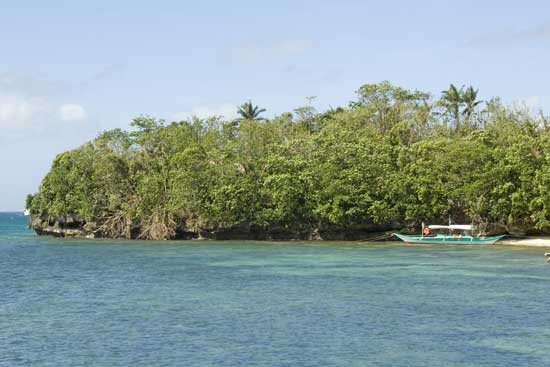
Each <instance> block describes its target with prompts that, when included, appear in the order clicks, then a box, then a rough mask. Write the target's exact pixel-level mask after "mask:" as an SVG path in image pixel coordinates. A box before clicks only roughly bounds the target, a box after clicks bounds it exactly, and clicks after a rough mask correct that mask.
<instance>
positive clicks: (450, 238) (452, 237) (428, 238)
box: [394, 224, 506, 245]
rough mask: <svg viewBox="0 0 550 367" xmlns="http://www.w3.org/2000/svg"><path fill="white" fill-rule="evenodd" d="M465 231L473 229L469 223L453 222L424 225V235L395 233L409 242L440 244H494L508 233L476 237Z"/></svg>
mask: <svg viewBox="0 0 550 367" xmlns="http://www.w3.org/2000/svg"><path fill="white" fill-rule="evenodd" d="M437 230H447V231H448V234H442V233H433V232H432V231H437ZM464 231H469V232H471V231H472V226H471V225H469V224H451V225H448V226H441V225H431V226H428V227H424V226H422V235H420V236H406V235H403V234H399V233H394V235H395V236H396V237H397V238H399V239H400V240H402V241H403V242H405V243H407V244H419V243H423V244H440V245H492V244H494V243H495V242H497V241H498V240H500V239H501V238H503V237H505V236H506V235H500V236H493V237H474V236H471V235H469V234H464V233H463V232H464Z"/></svg>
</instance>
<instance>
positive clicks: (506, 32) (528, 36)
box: [468, 22, 550, 46]
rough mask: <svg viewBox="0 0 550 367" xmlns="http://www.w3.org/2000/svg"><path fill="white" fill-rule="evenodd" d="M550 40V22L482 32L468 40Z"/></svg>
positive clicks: (478, 42) (480, 42)
mask: <svg viewBox="0 0 550 367" xmlns="http://www.w3.org/2000/svg"><path fill="white" fill-rule="evenodd" d="M547 40H550V22H546V23H543V24H539V25H537V26H535V27H530V28H524V29H511V28H509V29H502V30H498V31H494V32H491V33H486V34H481V35H479V36H477V37H475V38H473V39H471V40H469V41H468V44H471V45H480V46H483V45H494V44H506V43H521V42H534V41H547Z"/></svg>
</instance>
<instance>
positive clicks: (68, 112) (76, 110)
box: [59, 104, 88, 122]
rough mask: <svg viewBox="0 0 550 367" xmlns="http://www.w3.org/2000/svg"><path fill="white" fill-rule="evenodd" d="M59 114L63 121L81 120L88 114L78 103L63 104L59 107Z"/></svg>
mask: <svg viewBox="0 0 550 367" xmlns="http://www.w3.org/2000/svg"><path fill="white" fill-rule="evenodd" d="M59 115H60V116H61V120H63V121H67V122H69V121H83V120H86V119H87V118H88V114H87V113H86V111H85V110H84V108H82V106H80V105H78V104H64V105H62V106H61V107H59Z"/></svg>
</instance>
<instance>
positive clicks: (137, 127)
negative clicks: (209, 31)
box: [27, 82, 550, 239]
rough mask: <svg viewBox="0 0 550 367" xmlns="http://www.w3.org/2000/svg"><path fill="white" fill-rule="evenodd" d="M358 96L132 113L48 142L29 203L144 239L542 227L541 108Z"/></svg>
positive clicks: (549, 202)
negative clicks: (289, 104) (77, 142)
mask: <svg viewBox="0 0 550 367" xmlns="http://www.w3.org/2000/svg"><path fill="white" fill-rule="evenodd" d="M357 96H358V98H357V100H355V101H352V102H350V103H349V105H348V106H347V107H338V108H332V109H330V110H328V111H325V112H320V113H319V112H317V111H316V110H315V109H314V108H313V107H312V106H311V104H307V105H306V106H303V107H300V108H297V109H295V110H294V111H293V112H292V113H283V114H282V115H280V116H277V117H275V118H273V119H269V120H268V119H263V118H261V116H260V115H261V114H262V112H263V110H261V109H259V108H258V107H256V106H253V105H252V103H250V102H247V103H245V104H244V105H243V106H241V108H240V109H239V113H240V115H241V116H242V118H240V119H238V120H235V121H224V120H223V119H221V118H210V119H205V120H201V119H197V118H193V119H190V120H188V121H178V122H171V123H166V122H165V121H162V120H156V119H154V118H150V117H139V118H136V119H134V120H133V121H132V123H131V126H132V127H133V129H131V131H130V132H126V131H122V130H119V129H115V130H111V131H107V132H104V133H102V134H101V135H100V136H98V137H97V138H96V139H95V140H93V141H91V142H89V143H86V144H84V145H83V146H81V147H79V148H77V149H74V150H72V151H68V152H65V153H61V154H59V155H58V156H57V157H56V158H55V160H54V162H53V164H52V168H51V171H50V172H49V173H48V174H47V175H46V177H45V178H44V179H43V181H42V184H41V186H40V189H39V192H38V193H37V194H35V195H32V196H31V195H29V197H28V200H27V207H28V208H29V209H30V210H31V212H32V213H33V214H34V215H35V216H43V217H44V216H47V217H50V218H51V217H63V216H66V215H78V216H79V217H80V218H83V219H84V220H85V221H86V222H93V223H96V224H97V228H96V230H100V231H102V232H103V234H104V235H107V236H111V237H127V238H130V237H132V238H144V239H163V238H174V237H176V235H177V233H178V232H181V231H191V232H193V231H194V232H197V233H199V232H200V231H201V230H219V229H232V228H248V229H251V228H254V229H255V230H260V231H262V230H263V231H274V230H276V231H281V232H286V233H295V234H302V236H301V237H304V236H303V234H307V233H314V232H315V231H322V230H323V229H327V228H332V229H337V230H341V231H353V230H358V229H366V230H376V229H389V228H399V227H403V226H407V225H408V226H411V225H418V224H419V223H420V222H421V221H426V222H445V221H446V220H447V218H448V216H449V215H452V216H453V218H454V219H456V220H457V221H466V222H469V221H473V222H475V223H478V224H483V225H485V224H495V223H496V224H498V225H501V226H502V228H505V229H507V230H514V229H519V230H521V231H528V230H541V231H548V230H550V190H548V188H550V125H549V121H548V120H547V119H546V118H545V117H544V116H543V115H542V114H541V115H540V116H533V115H532V114H530V113H528V112H527V111H526V109H525V108H523V109H521V108H510V107H506V106H504V105H503V104H502V103H501V102H500V101H499V100H498V99H492V100H490V101H487V102H483V103H482V102H481V101H479V100H478V97H477V91H476V90H475V89H474V88H472V87H469V88H466V89H464V88H457V87H455V86H453V85H451V87H450V88H449V89H448V90H446V91H444V92H443V93H442V95H441V98H440V99H434V98H433V97H432V96H430V94H428V93H422V92H418V91H409V90H405V89H402V88H399V87H395V86H392V85H391V84H389V83H388V82H383V83H380V84H366V85H363V86H362V87H361V88H359V90H358V91H357ZM481 227H482V226H481ZM297 237H300V236H297ZM305 237H307V236H305Z"/></svg>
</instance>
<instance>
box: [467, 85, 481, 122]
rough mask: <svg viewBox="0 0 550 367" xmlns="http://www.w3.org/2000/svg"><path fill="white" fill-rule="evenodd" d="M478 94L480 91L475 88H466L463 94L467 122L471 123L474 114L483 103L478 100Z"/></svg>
mask: <svg viewBox="0 0 550 367" xmlns="http://www.w3.org/2000/svg"><path fill="white" fill-rule="evenodd" d="M478 92H479V89H474V87H472V86H469V87H468V88H466V90H465V91H464V93H463V94H462V101H463V102H464V104H465V106H464V110H463V111H462V114H463V115H464V116H466V120H467V121H470V118H471V117H472V114H473V113H474V112H475V109H476V107H477V106H479V105H480V104H481V103H483V101H478V100H477V93H478Z"/></svg>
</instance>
